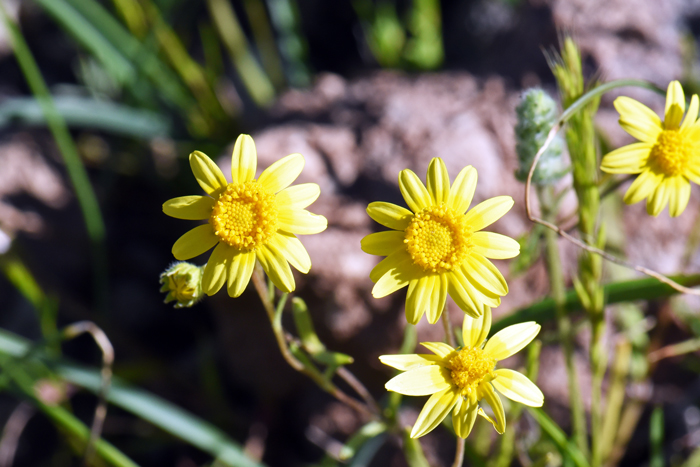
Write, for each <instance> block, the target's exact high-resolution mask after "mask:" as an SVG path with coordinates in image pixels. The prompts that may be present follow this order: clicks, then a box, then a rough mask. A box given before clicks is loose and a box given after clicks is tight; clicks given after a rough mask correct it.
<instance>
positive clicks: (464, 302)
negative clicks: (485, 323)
mask: <svg viewBox="0 0 700 467" xmlns="http://www.w3.org/2000/svg"><path fill="white" fill-rule="evenodd" d="M445 275H446V276H447V293H448V294H450V297H452V300H454V301H455V303H456V304H457V306H458V307H459V308H460V310H462V311H463V312H465V313H466V314H468V315H469V316H471V317H472V318H478V317H479V316H481V315H482V314H483V313H482V311H483V307H482V306H481V304H480V303H479V302H478V301H477V300H476V299H475V297H473V296H472V294H470V293H469V291H468V290H467V288H466V287H465V284H467V283H468V282H469V281H468V280H467V278H466V277H464V274H462V273H461V272H459V271H451V272H448V273H446V274H445Z"/></svg>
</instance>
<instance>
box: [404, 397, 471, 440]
mask: <svg viewBox="0 0 700 467" xmlns="http://www.w3.org/2000/svg"><path fill="white" fill-rule="evenodd" d="M460 397H461V396H460V395H459V390H458V389H457V388H455V387H449V388H447V389H445V390H443V391H440V392H436V393H435V394H433V395H432V396H430V399H428V402H426V403H425V405H424V406H423V410H421V412H420V414H419V415H418V420H416V424H415V425H413V430H412V431H411V438H419V437H421V436H423V435H425V434H427V433H429V432H431V431H432V430H433V429H435V427H436V426H438V425H439V424H440V422H442V421H443V420H444V419H445V417H446V416H447V414H449V413H450V411H451V410H452V408H453V407H454V406H455V404H456V403H457V400H458V399H459V398H460Z"/></svg>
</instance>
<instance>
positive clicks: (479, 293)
mask: <svg viewBox="0 0 700 467" xmlns="http://www.w3.org/2000/svg"><path fill="white" fill-rule="evenodd" d="M464 269H465V268H464V267H462V268H460V269H459V273H461V274H462V277H464V282H463V283H462V286H463V287H464V290H466V291H467V293H468V294H469V295H470V296H471V297H472V298H473V299H474V301H475V302H476V304H477V306H478V307H479V308H478V310H479V315H482V314H483V313H484V308H485V307H487V306H488V307H491V308H496V307H497V306H499V305H500V304H501V297H499V296H498V295H497V294H494V293H493V292H491V291H490V290H488V289H486V288H485V287H484V286H483V285H482V284H479V283H478V282H477V283H475V282H472V281H471V280H470V279H469V278H468V277H467V275H466V274H465V273H464Z"/></svg>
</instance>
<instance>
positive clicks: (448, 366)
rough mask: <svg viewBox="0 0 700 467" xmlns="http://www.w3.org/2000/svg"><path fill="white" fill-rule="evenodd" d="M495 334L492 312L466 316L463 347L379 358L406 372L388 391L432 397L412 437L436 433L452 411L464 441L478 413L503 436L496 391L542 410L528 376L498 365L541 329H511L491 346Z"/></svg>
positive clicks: (437, 346)
mask: <svg viewBox="0 0 700 467" xmlns="http://www.w3.org/2000/svg"><path fill="white" fill-rule="evenodd" d="M490 329H491V309H490V308H488V307H487V308H486V310H485V311H484V314H483V315H482V316H481V317H479V318H477V319H474V318H471V317H469V316H465V317H464V325H463V326H462V337H463V339H464V347H461V348H457V349H453V348H452V347H451V346H449V345H447V344H445V343H442V342H422V343H421V345H422V346H423V347H426V348H427V349H428V350H430V351H431V352H433V354H434V355H431V354H403V355H382V356H381V357H379V360H381V362H382V363H384V364H385V365H389V366H391V367H393V368H396V369H398V370H402V371H404V373H401V374H399V375H398V376H396V377H394V378H392V379H390V380H389V382H387V383H386V388H387V390H389V391H394V392H398V393H400V394H404V395H407V396H427V395H431V394H432V396H431V397H430V399H428V402H426V403H425V406H424V407H423V410H421V412H420V414H419V415H418V420H416V423H415V425H413V430H412V431H411V437H412V438H418V437H420V436H423V435H425V434H427V433H429V432H430V431H432V430H433V429H434V428H435V427H436V426H438V425H439V424H440V422H442V421H443V420H444V418H445V417H446V416H447V415H448V414H449V413H450V411H452V425H453V426H454V429H455V433H457V436H459V437H461V438H466V437H467V436H469V433H470V432H471V430H472V427H473V426H474V421H475V420H476V416H477V414H478V415H481V416H482V417H484V418H486V419H487V420H488V421H489V422H491V423H492V424H493V426H494V428H496V431H497V432H499V433H501V434H502V433H503V432H504V431H505V429H506V417H505V412H504V410H503V404H502V403H501V399H500V397H499V396H498V394H496V390H498V392H500V393H501V394H503V395H504V396H506V397H507V398H509V399H512V400H514V401H516V402H520V403H522V404H525V405H529V406H531V407H541V406H542V404H543V402H544V395H543V394H542V391H540V389H539V388H538V387H537V386H536V385H535V384H534V383H533V382H532V381H530V380H529V379H528V378H527V376H525V375H523V374H521V373H518V372H517V371H513V370H509V369H505V368H503V369H496V363H497V362H498V361H499V360H503V359H504V358H508V357H510V356H511V355H513V354H514V353H516V352H518V351H519V350H520V349H522V348H523V347H525V346H526V345H527V344H529V343H530V341H532V340H533V339H534V338H535V336H537V333H539V332H540V325H539V324H537V323H534V322H528V323H521V324H516V325H513V326H508V327H507V328H505V329H503V330H501V331H499V332H497V333H496V334H495V335H494V336H493V337H491V339H489V340H488V341H486V336H487V335H488V333H489V330H490ZM485 341H486V345H484V342H485ZM480 401H485V402H486V403H487V404H488V405H489V406H490V407H491V409H492V411H493V414H494V417H493V418H491V417H490V416H488V415H487V414H486V412H484V410H483V408H480V407H479V403H480Z"/></svg>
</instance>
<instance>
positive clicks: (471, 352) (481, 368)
mask: <svg viewBox="0 0 700 467" xmlns="http://www.w3.org/2000/svg"><path fill="white" fill-rule="evenodd" d="M449 364H450V369H451V370H452V373H451V376H452V380H453V381H454V383H455V384H456V385H457V386H458V387H459V388H460V389H461V390H462V395H463V396H466V395H468V394H470V393H471V392H472V391H475V390H476V387H477V386H478V385H479V383H480V382H482V381H483V380H484V379H488V380H491V379H493V378H495V375H494V373H493V369H494V367H495V366H496V359H494V358H492V357H489V356H488V355H487V354H486V353H485V352H484V350H483V349H479V348H475V347H466V348H463V349H462V350H460V351H459V353H458V354H457V355H455V356H454V357H452V358H451V359H450V362H449Z"/></svg>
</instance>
